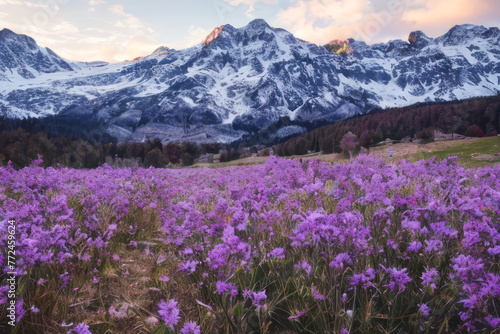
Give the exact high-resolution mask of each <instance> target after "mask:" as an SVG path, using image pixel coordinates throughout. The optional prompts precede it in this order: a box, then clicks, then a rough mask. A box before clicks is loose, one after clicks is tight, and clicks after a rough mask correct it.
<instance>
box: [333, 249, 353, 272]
mask: <svg viewBox="0 0 500 334" xmlns="http://www.w3.org/2000/svg"><path fill="white" fill-rule="evenodd" d="M344 263H347V264H352V260H351V257H350V256H349V254H347V253H340V254H338V255H337V256H336V257H335V259H334V260H333V261H332V262H330V267H331V268H337V269H339V268H340V269H341V270H342V269H344Z"/></svg>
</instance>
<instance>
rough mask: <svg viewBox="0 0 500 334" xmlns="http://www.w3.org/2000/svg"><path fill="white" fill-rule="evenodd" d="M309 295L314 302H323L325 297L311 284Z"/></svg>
mask: <svg viewBox="0 0 500 334" xmlns="http://www.w3.org/2000/svg"><path fill="white" fill-rule="evenodd" d="M311 295H312V296H313V298H314V299H315V300H325V299H326V298H325V296H323V295H322V294H321V293H319V292H318V288H316V286H315V285H314V284H313V285H311Z"/></svg>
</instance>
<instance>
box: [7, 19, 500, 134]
mask: <svg viewBox="0 0 500 334" xmlns="http://www.w3.org/2000/svg"><path fill="white" fill-rule="evenodd" d="M200 42H201V43H200V44H198V45H196V46H193V47H191V48H188V49H184V50H174V49H169V48H167V47H160V48H158V49H157V50H156V51H155V52H153V54H151V55H149V56H146V57H140V58H137V59H136V61H133V62H126V63H120V64H107V63H99V62H93V63H77V62H66V61H64V60H63V59H61V58H60V57H58V56H57V55H56V54H55V53H53V52H51V51H49V50H48V49H45V48H41V47H39V46H38V45H36V43H35V42H34V40H32V39H31V38H29V37H27V36H22V35H16V34H15V33H13V32H11V31H2V32H0V56H1V57H0V81H1V80H4V83H5V84H2V85H0V111H3V113H4V114H6V115H8V116H10V117H25V116H28V115H31V116H36V115H39V116H43V115H48V114H59V113H63V114H64V115H89V116H92V117H96V118H100V119H103V120H104V121H105V122H106V124H107V129H108V132H109V133H110V134H112V135H114V136H116V137H118V138H119V139H120V140H129V139H137V140H142V139H143V138H144V136H146V137H159V138H162V139H163V140H194V141H202V142H203V141H207V142H211V141H229V140H234V139H237V138H239V137H241V136H242V135H244V134H246V133H251V132H257V131H259V130H260V129H262V128H266V127H267V128H270V129H275V130H276V131H275V132H276V133H278V132H279V133H286V134H289V133H290V132H293V131H302V130H303V127H302V126H306V125H307V124H309V123H310V122H316V123H318V122H319V123H321V122H324V123H328V122H332V121H335V120H338V119H342V118H345V117H349V116H353V115H356V114H361V113H366V112H369V111H370V110H372V109H374V108H380V107H382V108H384V107H394V106H404V105H409V104H413V103H417V102H427V101H446V100H454V99H461V98H467V97H473V96H484V95H494V94H497V93H498V91H499V86H500V52H499V51H498V50H499V49H500V48H499V46H500V31H499V29H498V28H485V27H482V26H474V25H461V26H455V27H453V28H452V29H451V30H450V31H449V32H448V33H446V34H445V35H443V36H440V37H437V38H431V37H428V36H426V35H425V33H424V32H422V31H415V32H412V33H410V35H409V38H408V41H401V40H394V41H390V42H388V43H379V44H375V45H367V44H366V43H364V42H362V41H355V40H353V39H349V40H347V41H335V40H334V41H332V42H330V43H328V44H327V45H325V47H323V46H318V45H315V44H312V43H308V42H306V41H303V40H300V39H297V38H295V37H294V36H293V35H292V34H291V33H289V32H287V31H286V30H283V29H280V28H273V27H270V26H269V25H268V24H267V22H265V21H264V20H261V19H257V20H254V21H252V22H250V23H249V24H248V25H247V26H246V27H242V28H235V27H233V26H231V25H222V26H219V27H216V28H215V29H214V30H213V31H212V32H211V33H210V34H209V35H208V36H207V37H206V38H205V39H204V40H203V41H200ZM19 73H25V74H24V75H21V74H19ZM28 73H31V74H32V75H29V74H28ZM13 78H15V80H14V79H13ZM284 118H287V119H289V121H287V122H288V123H287V122H285V123H286V124H291V123H289V122H292V123H293V124H292V125H287V126H285V125H284V124H285V123H283V122H282V120H283V119H284ZM283 127H285V128H284V129H283ZM278 129H282V130H279V131H278ZM301 129H302V130H301Z"/></svg>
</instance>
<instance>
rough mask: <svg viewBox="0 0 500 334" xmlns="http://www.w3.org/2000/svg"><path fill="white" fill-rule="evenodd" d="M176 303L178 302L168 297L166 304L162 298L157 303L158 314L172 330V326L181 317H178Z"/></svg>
mask: <svg viewBox="0 0 500 334" xmlns="http://www.w3.org/2000/svg"><path fill="white" fill-rule="evenodd" d="M177 304H178V303H177V302H176V301H175V300H173V299H170V301H169V302H168V304H167V303H166V302H165V301H164V300H163V299H162V300H161V301H160V302H159V303H158V307H159V308H160V310H159V311H158V314H159V315H160V316H161V317H162V319H163V321H165V323H166V324H167V325H168V326H169V327H170V328H171V329H172V330H174V326H175V325H177V323H178V322H179V320H180V319H181V317H179V309H178V308H177Z"/></svg>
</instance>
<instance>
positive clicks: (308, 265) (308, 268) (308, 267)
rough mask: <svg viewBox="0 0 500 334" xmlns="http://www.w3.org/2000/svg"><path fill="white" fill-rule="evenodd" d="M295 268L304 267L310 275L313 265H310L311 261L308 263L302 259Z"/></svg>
mask: <svg viewBox="0 0 500 334" xmlns="http://www.w3.org/2000/svg"><path fill="white" fill-rule="evenodd" d="M295 268H297V269H299V270H301V269H303V270H305V271H306V273H307V275H308V276H311V270H312V267H311V265H310V264H309V263H307V262H306V261H302V262H301V263H299V264H296V265H295Z"/></svg>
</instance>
